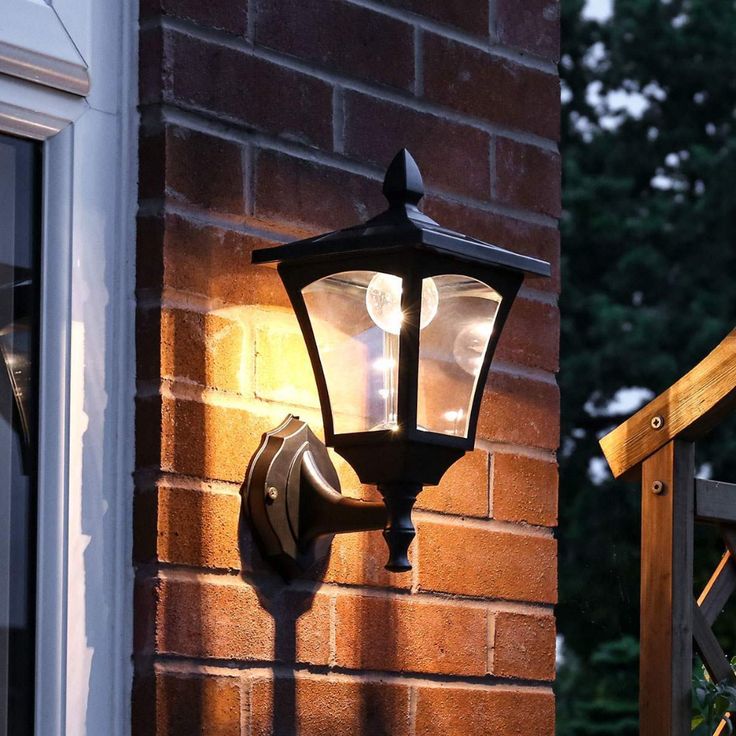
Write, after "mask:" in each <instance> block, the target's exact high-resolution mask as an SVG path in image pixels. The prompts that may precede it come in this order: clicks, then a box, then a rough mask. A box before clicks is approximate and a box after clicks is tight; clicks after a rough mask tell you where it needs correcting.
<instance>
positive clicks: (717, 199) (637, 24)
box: [558, 0, 736, 736]
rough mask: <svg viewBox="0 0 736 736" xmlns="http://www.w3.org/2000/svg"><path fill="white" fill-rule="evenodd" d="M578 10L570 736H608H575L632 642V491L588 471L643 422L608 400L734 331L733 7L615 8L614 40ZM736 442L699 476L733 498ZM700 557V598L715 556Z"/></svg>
mask: <svg viewBox="0 0 736 736" xmlns="http://www.w3.org/2000/svg"><path fill="white" fill-rule="evenodd" d="M583 7H584V0H562V12H563V58H562V63H561V66H560V68H561V74H562V77H563V84H564V87H563V101H564V104H563V120H562V151H563V155H564V190H563V192H564V193H563V204H564V215H563V218H562V222H561V229H562V236H563V250H562V252H563V264H562V268H563V279H564V281H563V293H562V297H561V303H560V305H561V310H562V369H561V373H560V385H561V390H562V402H563V403H562V432H563V435H562V450H561V452H560V465H561V473H562V484H561V500H560V533H559V539H560V600H561V603H560V606H559V608H558V618H559V623H560V632H561V634H562V636H563V637H564V641H565V646H566V650H567V651H568V652H569V657H568V664H567V665H565V666H564V667H563V668H562V669H561V672H560V679H561V684H560V686H559V687H558V691H559V702H560V706H559V707H560V714H561V718H560V726H559V729H558V732H559V733H560V734H563V735H564V736H569V735H570V734H576V733H580V734H588V733H590V734H593V733H621V734H623V733H628V732H627V731H626V729H627V728H630V716H629V715H620V716H619V715H616V714H615V710H616V709H615V702H613V701H612V706H611V707H612V711H611V713H609V719H610V724H609V725H607V724H601V723H600V722H598V721H597V720H591V721H590V725H589V726H588V728H589V729H592V730H588V731H585V730H580V729H579V730H578V731H574V730H570V726H569V718H568V716H570V714H573V713H574V714H575V717H576V718H578V719H581V718H584V717H585V714H584V713H582V714H581V711H580V709H579V708H578V700H579V699H580V698H593V699H594V700H592V701H590V702H600V698H601V697H603V696H602V695H600V694H596V693H591V691H590V690H591V687H592V685H591V682H590V681H591V680H592V679H593V678H594V676H595V675H594V672H596V667H595V665H594V664H593V653H594V652H597V651H599V649H600V646H601V643H602V642H609V643H611V642H616V641H621V640H622V637H637V635H638V598H639V591H638V587H639V519H640V517H639V495H638V491H637V489H635V488H633V487H630V486H627V485H626V484H625V483H621V482H616V483H613V482H612V481H611V479H610V476H603V475H601V473H600V472H596V473H593V472H592V470H595V469H596V468H600V467H601V466H600V464H599V465H598V466H595V465H591V463H592V462H593V463H594V462H595V460H596V459H598V461H599V463H600V457H601V455H600V450H599V447H598V439H599V438H600V436H601V435H602V434H603V433H605V432H606V431H607V430H608V429H610V428H612V427H614V426H615V425H616V424H618V423H619V422H620V421H622V420H623V419H625V418H626V417H627V416H628V415H629V414H630V413H631V411H633V409H634V408H636V407H632V406H629V407H626V408H623V409H620V410H619V409H617V407H616V402H615V401H614V400H615V399H616V398H617V396H619V392H620V391H621V390H622V389H629V388H632V387H638V388H641V389H645V390H646V391H649V392H651V393H650V395H651V394H656V393H659V392H660V391H661V390H663V389H664V388H666V387H667V386H669V385H670V384H671V383H672V382H673V381H674V380H676V379H677V378H678V377H679V376H680V375H682V374H683V373H684V372H685V371H687V370H688V369H689V368H691V367H692V366H693V365H694V364H695V363H697V362H698V361H699V360H701V359H702V358H703V357H704V356H705V354H707V353H708V352H709V351H710V350H711V349H712V348H713V347H714V346H715V345H716V344H717V343H718V342H719V341H720V340H721V339H722V338H723V337H724V336H725V335H726V333H727V332H728V331H729V330H730V329H731V328H732V327H733V326H734V325H736V244H734V236H733V234H732V229H733V223H734V222H736V186H735V182H734V177H735V176H736V130H735V129H734V125H735V123H736V118H735V117H734V106H735V101H736V74H734V69H736V3H733V2H719V1H716V0H616V2H615V4H614V15H613V17H612V18H611V19H610V20H609V21H607V22H605V23H598V22H594V21H590V20H585V18H583V15H582V10H583ZM622 98H627V99H628V101H629V103H630V104H629V105H628V107H622V106H621V105H620V104H619V103H620V100H621V99H622ZM632 103H633V105H632ZM635 105H638V106H639V107H638V109H637V108H636V107H635ZM735 441H736V432H734V427H733V426H732V424H729V425H728V426H726V427H725V428H724V429H723V430H722V431H719V432H718V433H717V434H716V435H715V436H714V439H713V441H712V442H710V443H709V444H708V445H707V446H706V447H704V448H703V455H702V456H699V461H700V462H704V461H707V462H708V463H710V464H711V466H712V468H713V473H714V476H715V477H717V478H720V479H722V480H727V481H728V480H731V481H736V453H733V451H732V448H733V447H734V442H735ZM729 448H731V451H729ZM698 539H699V541H698V545H699V549H698V550H697V553H696V559H697V560H698V561H699V562H700V563H701V564H702V568H701V569H696V578H697V579H699V580H703V578H704V577H705V576H706V568H709V569H712V567H713V566H714V560H715V559H717V557H718V554H717V552H716V550H717V549H720V544H718V545H716V544H715V543H714V542H713V539H712V537H709V536H707V533H701V536H700V537H699V538H698ZM728 628H729V627H726V629H728ZM730 629H731V631H733V630H734V627H733V626H731V627H730ZM731 636H732V635H731ZM724 644H726V645H727V646H733V644H734V642H733V641H728V640H726V641H724ZM599 674H600V673H599ZM569 681H574V685H570V684H569ZM563 682H568V685H566V686H565V687H563V684H562V683H563ZM628 691H630V697H631V698H632V699H635V698H636V685H635V682H634V681H630V682H629V684H628V686H627V692H628ZM606 692H607V691H606ZM596 707H599V706H596ZM601 707H602V706H601ZM600 712H602V711H598V713H599V715H600ZM588 715H590V717H591V718H592V715H591V714H588ZM570 717H572V716H570ZM616 724H622V725H621V726H620V728H621V729H622V730H620V731H616V730H610V729H615V728H616V727H618V726H617V725H616ZM599 727H606V728H609V730H608V731H600V730H598V731H597V730H595V729H596V728H599ZM575 728H577V726H575ZM580 728H583V727H582V726H581V727H580Z"/></svg>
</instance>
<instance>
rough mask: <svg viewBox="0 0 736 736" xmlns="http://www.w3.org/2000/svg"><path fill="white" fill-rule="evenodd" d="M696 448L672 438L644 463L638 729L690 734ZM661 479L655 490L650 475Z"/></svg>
mask: <svg viewBox="0 0 736 736" xmlns="http://www.w3.org/2000/svg"><path fill="white" fill-rule="evenodd" d="M694 476H695V449H694V445H692V444H691V443H687V442H680V441H675V442H670V443H668V444H667V445H665V446H664V447H663V448H661V449H660V450H658V451H657V452H656V453H655V454H654V455H652V456H651V457H650V458H648V459H647V460H646V461H645V462H644V464H643V470H642V527H641V660H640V677H639V714H640V716H639V717H640V734H641V736H662V734H667V735H668V736H689V734H690V709H691V694H690V688H691V678H692V655H693V633H692V632H693V625H692V620H693V593H692V590H693V526H694V515H693V511H694V496H695V483H694ZM655 481H659V482H661V483H663V484H664V490H663V491H662V492H660V493H655V492H653V490H652V488H653V486H654V482H655Z"/></svg>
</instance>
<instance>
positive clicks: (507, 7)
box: [496, 0, 560, 62]
mask: <svg viewBox="0 0 736 736" xmlns="http://www.w3.org/2000/svg"><path fill="white" fill-rule="evenodd" d="M496 36H497V38H498V41H499V42H500V43H502V44H504V45H505V46H511V47H512V48H517V49H519V50H520V51H526V52H527V53H529V54H533V55H534V56H539V57H541V58H542V59H546V60H548V61H554V62H557V61H559V60H560V0H525V2H523V3H520V2H518V0H496Z"/></svg>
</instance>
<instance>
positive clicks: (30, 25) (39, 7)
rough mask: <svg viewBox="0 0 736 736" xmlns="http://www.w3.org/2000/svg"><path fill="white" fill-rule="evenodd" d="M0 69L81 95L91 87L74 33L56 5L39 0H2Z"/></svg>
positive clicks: (0, 1)
mask: <svg viewBox="0 0 736 736" xmlns="http://www.w3.org/2000/svg"><path fill="white" fill-rule="evenodd" d="M80 5H81V6H82V7H83V6H84V3H81V4H80ZM0 72H2V73H4V74H9V75H11V76H15V77H20V78H21V79H28V80H30V81H32V82H36V83H38V84H43V85H46V86H48V87H54V88H56V89H60V90H64V91H66V92H71V93H73V94H78V95H87V94H88V93H89V89H90V81H89V74H88V73H87V65H86V63H85V62H84V59H82V57H81V55H80V53H79V51H78V50H77V47H76V45H75V44H74V42H73V41H72V38H71V36H70V35H69V33H68V32H67V30H66V29H65V27H64V25H63V24H62V22H61V20H60V19H59V16H58V15H57V14H56V12H55V10H54V8H53V7H52V6H51V5H47V4H46V3H44V2H38V1H37V0H0Z"/></svg>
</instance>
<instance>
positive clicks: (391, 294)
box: [243, 150, 550, 578]
mask: <svg viewBox="0 0 736 736" xmlns="http://www.w3.org/2000/svg"><path fill="white" fill-rule="evenodd" d="M383 193H384V195H385V196H386V198H387V199H388V202H389V207H388V209H387V210H386V211H385V212H383V213H382V214H380V215H378V216H377V217H374V218H373V219H371V220H368V221H367V222H365V223H363V224H360V225H357V226H355V227H350V228H347V229H346V230H339V231H337V232H332V233H328V234H326V235H320V236H317V237H314V238H309V239H307V240H301V241H298V242H295V243H289V244H287V245H281V246H278V247H274V248H266V249H262V250H259V251H256V252H254V254H253V262H254V263H278V272H279V274H280V276H281V279H282V281H283V283H284V286H285V287H286V291H287V292H288V295H289V298H290V300H291V304H292V306H293V308H294V311H295V313H296V316H297V318H298V321H299V325H300V327H301V330H302V333H303V335H304V339H305V341H306V344H307V349H308V352H309V356H310V360H311V363H312V369H313V371H314V375H315V378H316V382H317V388H318V392H319V400H320V404H321V409H322V417H323V423H324V433H325V441H326V444H327V446H330V447H334V449H335V450H336V452H338V453H339V454H340V455H341V456H342V457H344V458H345V459H346V460H347V461H348V462H349V463H350V465H351V466H352V467H353V469H354V470H355V472H356V473H357V474H358V477H359V478H360V480H361V482H363V483H366V484H375V485H377V486H378V490H379V491H380V492H381V495H382V496H383V503H381V502H377V503H376V502H364V501H358V500H356V499H351V498H347V497H345V496H342V495H341V492H340V485H339V481H338V477H337V473H336V471H335V469H334V467H333V465H332V462H331V461H330V459H329V457H328V455H327V451H326V449H325V445H324V444H322V442H320V440H319V439H318V438H317V437H316V436H315V435H314V434H313V433H312V432H311V430H310V429H309V428H308V427H307V425H306V424H305V423H304V422H302V421H300V420H299V419H298V418H297V417H294V416H289V417H287V419H286V420H285V421H284V422H283V423H282V424H281V425H280V426H279V427H277V428H276V429H274V430H273V431H271V432H268V433H266V434H265V435H264V436H263V440H262V443H261V446H260V447H259V449H258V451H257V452H256V454H255V455H254V456H253V458H252V459H251V462H250V465H249V467H248V471H247V474H246V478H245V482H244V484H243V503H244V507H245V511H246V514H247V517H248V518H249V520H250V525H251V528H252V530H253V533H254V536H255V539H256V541H257V543H258V545H259V547H260V549H261V551H262V552H263V554H264V556H265V557H266V558H267V559H269V560H270V561H271V562H272V563H273V564H274V565H275V566H277V567H278V569H279V570H280V571H281V572H282V574H283V575H284V576H285V577H287V578H289V577H293V576H295V575H297V574H299V573H300V572H301V571H303V570H305V569H306V568H307V567H309V566H310V565H311V564H312V563H313V562H314V561H315V560H316V559H317V558H319V557H321V556H322V555H324V554H325V553H326V551H327V548H329V544H330V543H331V541H332V536H331V535H334V534H339V533H342V532H355V531H368V530H372V529H383V530H384V532H383V535H384V537H385V539H386V542H387V544H388V548H389V560H388V564H387V565H386V569H388V570H390V571H392V572H404V571H406V570H410V569H411V565H410V563H409V559H408V556H407V553H408V550H409V546H410V544H411V542H412V539H413V538H414V535H415V530H414V525H413V523H412V518H411V513H412V507H413V505H414V502H415V501H416V498H417V494H418V493H419V492H420V491H421V490H422V487H423V486H426V485H437V484H438V483H439V481H440V479H441V477H442V475H443V474H444V473H445V471H446V470H447V469H448V468H449V467H450V466H451V465H452V464H453V463H454V462H455V461H456V460H458V459H459V458H460V457H462V456H463V454H464V453H465V452H467V451H468V450H471V449H472V448H473V446H474V441H475V432H476V424H477V420H478V412H479V410H480V404H481V398H482V394H483V387H484V385H485V382H486V377H487V375H488V369H489V367H490V363H491V358H492V356H493V352H494V349H495V347H496V344H497V342H498V338H499V335H500V333H501V330H502V328H503V325H504V323H505V321H506V318H507V316H508V314H509V310H510V308H511V304H512V303H513V301H514V298H515V297H516V294H517V292H518V290H519V287H520V286H521V283H522V281H523V278H524V274H526V273H529V274H537V275H542V276H549V274H550V265H549V263H547V262H545V261H540V260H537V259H534V258H529V257H527V256H523V255H519V254H516V253H512V252H510V251H508V250H504V249H503V248H499V247H498V246H495V245H490V244H489V243H484V242H482V241H479V240H475V239H473V238H470V237H468V236H466V235H462V234H460V233H456V232H452V231H450V230H446V229H444V228H442V227H440V226H439V225H438V224H437V223H436V222H434V221H433V220H431V219H430V218H429V217H427V216H426V215H425V214H423V213H422V212H420V210H419V209H418V208H417V205H418V203H419V200H420V199H421V198H422V196H423V194H424V186H423V183H422V177H421V174H420V173H419V169H418V167H417V165H416V162H415V161H414V159H413V158H412V157H411V155H410V154H409V153H408V151H406V150H402V151H400V152H399V153H398V154H397V155H396V157H395V158H394V160H393V161H392V163H391V165H390V166H389V168H388V171H387V172H386V178H385V181H384V185H383ZM458 492H462V490H461V489H459V490H458Z"/></svg>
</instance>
